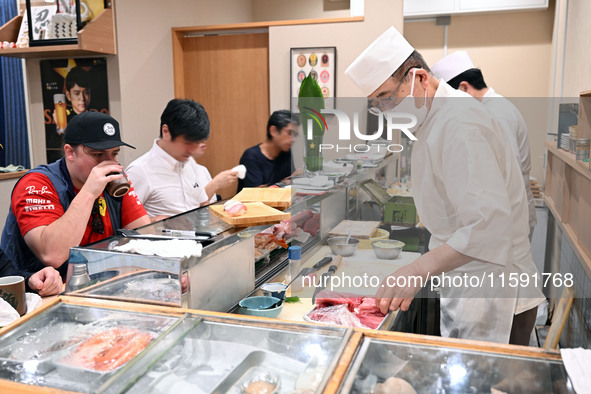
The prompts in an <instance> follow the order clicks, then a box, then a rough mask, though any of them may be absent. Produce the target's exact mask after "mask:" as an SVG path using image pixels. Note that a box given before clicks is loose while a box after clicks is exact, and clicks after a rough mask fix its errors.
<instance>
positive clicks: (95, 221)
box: [90, 199, 105, 234]
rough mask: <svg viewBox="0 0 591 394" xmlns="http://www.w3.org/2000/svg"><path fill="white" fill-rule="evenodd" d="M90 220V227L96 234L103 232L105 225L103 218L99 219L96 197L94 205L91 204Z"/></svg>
mask: <svg viewBox="0 0 591 394" xmlns="http://www.w3.org/2000/svg"><path fill="white" fill-rule="evenodd" d="M91 214H92V222H90V229H91V230H92V231H93V232H95V233H98V234H104V233H105V225H104V223H103V219H101V213H100V208H99V202H98V199H97V200H94V205H93V206H92V212H91Z"/></svg>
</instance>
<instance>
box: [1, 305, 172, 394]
mask: <svg viewBox="0 0 591 394" xmlns="http://www.w3.org/2000/svg"><path fill="white" fill-rule="evenodd" d="M177 320H178V317H175V316H166V315H158V314H147V313H142V312H133V311H121V310H116V309H107V308H101V307H86V306H80V305H74V304H64V303H58V304H57V305H54V306H52V307H49V308H48V309H45V310H44V311H43V312H42V313H35V315H34V316H32V317H31V318H30V319H28V320H27V321H26V322H24V323H23V324H21V325H20V326H18V327H16V328H14V329H13V330H11V331H9V332H7V333H5V334H4V335H2V337H0V365H1V368H0V379H4V380H10V381H16V382H22V383H27V384H33V385H42V386H49V387H55V388H60V389H63V390H71V391H80V392H96V391H97V390H98V389H99V387H101V386H102V385H104V384H105V382H106V381H107V380H108V379H109V378H111V377H112V376H113V375H114V374H116V373H117V372H118V371H120V370H121V368H122V367H123V365H124V364H125V363H126V362H127V361H129V360H130V359H131V358H133V357H135V356H136V355H138V354H140V353H142V352H143V351H144V349H145V348H147V347H149V344H150V343H151V342H155V341H156V340H157V338H159V336H160V335H162V334H163V333H164V332H165V331H166V330H168V329H170V328H171V327H172V326H173V325H174V323H175V322H176V321H177ZM0 391H2V390H0Z"/></svg>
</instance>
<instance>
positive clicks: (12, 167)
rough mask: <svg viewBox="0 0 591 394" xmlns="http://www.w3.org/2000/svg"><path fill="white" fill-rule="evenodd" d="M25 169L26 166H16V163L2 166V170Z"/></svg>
mask: <svg viewBox="0 0 591 394" xmlns="http://www.w3.org/2000/svg"><path fill="white" fill-rule="evenodd" d="M24 169H25V167H24V166H20V165H19V166H15V165H14V164H9V165H7V166H6V167H0V172H18V171H22V170H24Z"/></svg>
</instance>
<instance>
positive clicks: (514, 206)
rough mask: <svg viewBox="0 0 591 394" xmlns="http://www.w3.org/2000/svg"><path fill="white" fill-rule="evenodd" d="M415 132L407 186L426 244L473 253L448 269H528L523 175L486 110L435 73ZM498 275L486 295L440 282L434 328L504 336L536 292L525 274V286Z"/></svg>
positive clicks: (536, 299)
mask: <svg viewBox="0 0 591 394" xmlns="http://www.w3.org/2000/svg"><path fill="white" fill-rule="evenodd" d="M415 136H416V137H417V139H418V141H415V143H414V145H413V148H412V149H413V151H412V157H411V161H412V163H411V169H412V185H413V190H412V191H413V196H414V201H415V204H416V207H417V211H418V214H419V217H420V219H421V221H422V222H423V224H424V225H425V227H426V228H427V229H428V230H429V232H430V233H431V241H430V244H429V247H430V249H434V248H436V247H438V246H441V245H443V244H448V245H449V246H451V247H452V248H453V249H455V250H456V251H458V252H460V253H462V254H464V255H467V256H470V257H472V258H474V260H473V261H472V262H469V263H468V264H466V265H464V266H462V267H459V268H457V269H455V270H453V271H452V272H451V273H450V274H456V275H462V274H463V273H470V274H471V275H475V276H478V277H480V276H481V274H482V277H484V276H485V275H486V277H487V278H488V274H492V277H494V278H499V276H498V274H500V273H503V272H504V273H506V274H509V273H511V272H517V273H525V274H527V275H530V276H531V275H535V274H536V273H537V270H536V267H535V265H534V262H533V259H532V256H531V251H530V246H529V239H528V230H529V228H528V210H527V200H526V195H525V192H524V190H525V189H524V185H523V178H522V176H521V172H520V170H519V167H518V163H517V161H516V160H515V158H514V157H513V155H512V151H511V148H510V143H509V142H508V141H507V137H506V136H505V134H504V131H503V130H502V128H501V126H500V124H499V123H497V122H496V121H495V119H494V117H493V115H492V113H491V112H490V111H489V110H488V109H487V108H486V107H485V106H484V105H483V104H482V103H480V102H479V101H477V100H474V99H473V98H472V97H471V96H469V95H468V94H466V93H464V92H461V91H457V90H455V89H453V88H452V87H450V86H449V85H448V84H447V83H445V82H444V81H443V80H441V81H440V84H439V87H438V89H437V91H436V94H435V97H434V99H433V103H432V106H431V108H430V110H429V113H428V114H427V118H426V119H425V121H424V122H423V124H422V125H421V127H420V128H419V130H418V131H417V132H416V133H415ZM506 279H507V278H505V283H504V284H505V286H504V287H502V286H500V284H499V283H498V282H499V281H498V280H497V281H496V282H497V283H496V285H495V286H494V296H491V294H490V292H489V293H488V294H487V295H486V296H485V295H484V294H483V290H482V289H479V288H476V287H470V286H468V287H463V288H456V287H443V288H442V289H441V333H442V335H443V336H451V337H458V338H466V339H478V340H486V341H493V342H500V343H508V341H509V335H510V332H511V324H512V321H513V316H514V314H518V313H521V312H524V311H526V310H529V309H531V308H533V307H535V306H537V305H539V304H540V303H541V302H542V301H543V300H544V297H543V294H542V292H541V291H540V290H539V289H538V288H537V287H533V286H532V284H533V280H532V281H530V285H529V286H523V287H520V286H515V287H511V286H507V285H506ZM538 283H539V282H538ZM483 297H485V298H483Z"/></svg>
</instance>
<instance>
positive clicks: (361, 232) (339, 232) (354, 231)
mask: <svg viewBox="0 0 591 394" xmlns="http://www.w3.org/2000/svg"><path fill="white" fill-rule="evenodd" d="M379 225H380V222H374V221H361V220H343V221H342V222H340V223H339V224H337V225H336V227H335V228H333V229H332V230H330V231H329V232H328V235H329V236H331V237H340V236H343V237H346V236H347V235H349V231H351V237H355V238H359V239H369V237H371V236H372V234H373V233H374V231H376V228H378V226H379Z"/></svg>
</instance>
